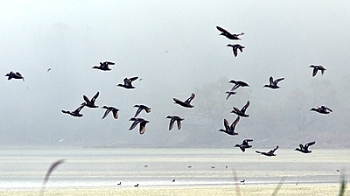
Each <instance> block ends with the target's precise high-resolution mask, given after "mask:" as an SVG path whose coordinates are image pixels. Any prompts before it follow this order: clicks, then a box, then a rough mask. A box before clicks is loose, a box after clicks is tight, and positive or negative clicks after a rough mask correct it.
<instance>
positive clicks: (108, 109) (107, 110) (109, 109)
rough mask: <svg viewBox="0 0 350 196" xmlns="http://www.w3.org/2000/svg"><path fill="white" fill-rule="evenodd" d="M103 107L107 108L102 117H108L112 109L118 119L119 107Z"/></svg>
mask: <svg viewBox="0 0 350 196" xmlns="http://www.w3.org/2000/svg"><path fill="white" fill-rule="evenodd" d="M102 108H103V109H106V111H105V113H104V114H103V116H102V119H104V118H106V116H107V115H108V114H109V113H110V112H111V111H112V113H113V117H114V118H115V119H118V111H119V109H117V108H115V107H109V106H103V107H102Z"/></svg>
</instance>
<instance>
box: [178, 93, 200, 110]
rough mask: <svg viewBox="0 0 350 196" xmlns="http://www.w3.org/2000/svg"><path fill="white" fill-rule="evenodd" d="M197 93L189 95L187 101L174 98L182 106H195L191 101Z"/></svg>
mask: <svg viewBox="0 0 350 196" xmlns="http://www.w3.org/2000/svg"><path fill="white" fill-rule="evenodd" d="M194 97H195V95H194V93H192V94H191V97H189V98H188V99H186V101H181V100H179V99H177V98H173V100H174V101H175V103H176V104H179V105H181V106H182V107H185V108H193V105H191V101H192V100H193V99H194Z"/></svg>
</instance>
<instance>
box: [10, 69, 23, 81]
mask: <svg viewBox="0 0 350 196" xmlns="http://www.w3.org/2000/svg"><path fill="white" fill-rule="evenodd" d="M5 76H7V77H8V78H7V79H8V80H11V79H22V80H23V81H24V77H23V76H22V74H20V73H19V72H16V73H15V72H13V71H11V72H10V73H7V74H6V75H5Z"/></svg>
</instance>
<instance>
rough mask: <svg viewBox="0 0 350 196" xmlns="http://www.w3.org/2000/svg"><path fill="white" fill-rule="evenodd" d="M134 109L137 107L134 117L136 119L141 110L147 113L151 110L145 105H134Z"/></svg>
mask: <svg viewBox="0 0 350 196" xmlns="http://www.w3.org/2000/svg"><path fill="white" fill-rule="evenodd" d="M134 107H137V111H136V113H135V116H134V117H137V115H139V114H140V112H141V111H142V110H145V111H146V112H147V113H150V112H151V108H149V107H147V106H145V105H134Z"/></svg>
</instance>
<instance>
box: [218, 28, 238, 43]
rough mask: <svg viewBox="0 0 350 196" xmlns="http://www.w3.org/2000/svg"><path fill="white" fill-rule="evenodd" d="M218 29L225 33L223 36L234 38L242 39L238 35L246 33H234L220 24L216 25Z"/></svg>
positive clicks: (222, 33)
mask: <svg viewBox="0 0 350 196" xmlns="http://www.w3.org/2000/svg"><path fill="white" fill-rule="evenodd" d="M216 29H217V30H219V31H220V32H221V34H220V35H223V36H225V37H227V38H228V39H232V40H240V38H239V37H238V36H240V35H244V33H239V34H232V33H230V32H228V31H227V30H225V29H224V28H222V27H219V26H216Z"/></svg>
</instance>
